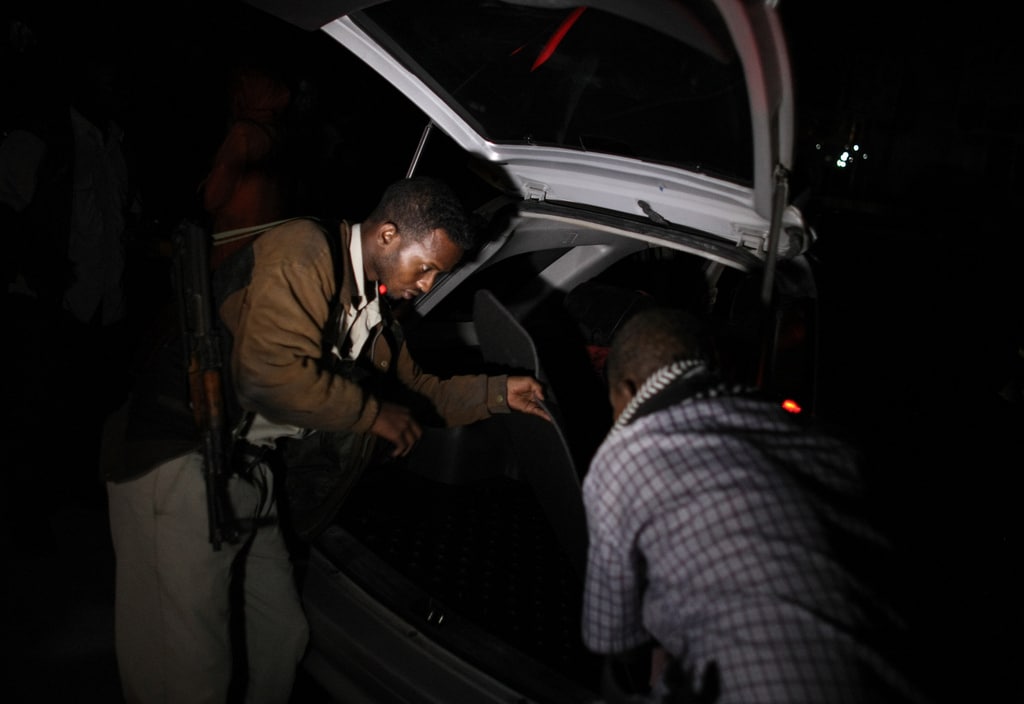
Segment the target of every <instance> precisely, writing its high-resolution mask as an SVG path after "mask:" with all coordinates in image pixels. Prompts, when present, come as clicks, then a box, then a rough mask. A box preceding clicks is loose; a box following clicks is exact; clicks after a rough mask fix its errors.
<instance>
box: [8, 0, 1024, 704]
mask: <svg viewBox="0 0 1024 704" xmlns="http://www.w3.org/2000/svg"><path fill="white" fill-rule="evenodd" d="M18 5H19V3H17V2H16V3H13V7H11V10H9V11H7V13H6V14H9V15H14V16H18V15H20V16H22V17H24V18H25V19H26V20H27V21H28V23H29V24H30V26H32V27H33V29H34V30H36V31H37V32H38V41H39V42H40V45H41V46H42V47H43V48H45V49H52V50H53V54H54V64H53V65H54V67H55V72H54V75H55V76H59V75H61V74H60V71H61V68H62V67H67V66H70V65H73V64H74V62H76V61H77V60H80V59H81V57H82V56H83V55H85V54H86V53H92V52H99V53H102V54H105V55H108V56H110V57H111V58H113V59H115V61H116V62H117V65H118V66H119V67H120V69H121V71H122V74H121V86H122V88H123V89H124V97H125V103H124V106H123V107H124V112H123V113H122V120H121V121H122V123H123V125H124V126H125V128H126V134H127V139H128V145H129V148H130V150H131V152H130V153H131V156H132V158H133V160H134V163H135V165H136V167H137V174H138V176H139V179H140V187H141V191H142V197H143V203H144V207H145V209H146V211H145V216H144V222H145V226H144V227H143V228H141V229H140V233H139V237H140V238H142V239H143V240H144V239H145V238H146V237H148V236H152V237H157V238H158V237H160V236H161V235H162V234H166V232H165V231H164V228H166V227H169V226H170V225H173V223H174V222H175V221H176V220H177V218H179V217H180V216H181V215H182V214H183V213H185V212H187V211H188V210H189V209H190V208H192V207H193V205H194V194H195V189H196V186H197V185H198V183H199V181H200V179H201V178H202V176H203V175H204V174H205V170H206V168H207V167H208V166H209V160H210V158H211V157H212V154H213V152H214V150H215V149H216V146H217V144H218V143H219V140H220V138H221V137H222V136H223V131H224V128H225V125H226V119H227V105H226V102H225V92H224V85H225V83H224V81H225V78H226V71H227V67H228V66H230V65H231V64H232V62H233V61H235V60H237V59H238V58H239V57H240V56H242V55H252V56H254V57H260V58H261V59H263V60H266V61H269V62H271V63H277V64H278V65H280V66H281V67H282V68H284V69H285V71H286V72H287V73H288V74H289V75H290V76H291V77H292V78H293V79H298V78H299V77H306V78H308V79H309V80H310V81H311V82H312V83H313V84H314V85H316V86H317V88H318V90H319V96H320V100H321V103H320V105H321V109H322V110H324V113H323V114H324V115H326V116H329V117H328V119H329V120H331V121H332V123H333V124H334V126H335V127H336V129H337V135H338V140H339V142H338V148H337V152H336V154H337V156H336V161H335V164H334V166H336V167H337V168H335V169H333V170H328V171H325V172H324V173H323V174H322V176H323V179H324V180H325V188H329V189H330V192H332V193H335V194H336V195H337V203H331V204H330V205H328V206H325V207H330V208H337V211H336V212H335V213H331V214H337V215H342V216H345V217H352V218H359V217H361V216H362V215H363V214H365V210H366V209H368V208H369V207H370V206H371V205H372V204H373V200H374V198H375V196H376V195H377V194H378V193H379V191H380V189H381V188H382V187H383V186H384V185H385V184H386V183H388V182H390V181H392V180H394V179H395V178H398V177H401V176H403V175H404V173H405V169H406V166H407V164H408V161H409V159H410V158H411V155H412V153H413V150H414V147H415V141H416V139H417V138H418V137H419V131H418V127H415V125H417V124H418V122H417V119H418V118H417V117H415V112H414V111H413V109H412V108H411V107H410V106H408V105H407V104H405V103H404V99H402V98H400V97H397V96H395V95H394V94H392V93H391V92H390V89H387V90H385V89H383V88H382V87H380V85H379V83H377V81H376V79H375V78H374V77H372V76H371V75H370V74H369V72H368V71H367V69H365V68H363V67H361V66H360V65H357V64H356V63H355V62H354V61H353V60H350V59H348V57H347V54H346V53H345V52H344V51H343V50H339V47H336V46H333V45H332V44H333V42H331V41H330V40H328V39H327V38H326V37H325V36H323V35H322V34H320V33H316V32H315V33H304V32H301V31H298V30H294V29H291V28H287V27H282V26H280V25H278V24H277V23H276V21H273V20H271V19H270V18H268V17H266V16H265V15H262V14H261V13H260V12H258V11H256V10H252V9H251V8H248V7H247V6H244V5H242V4H240V3H237V2H228V1H226V0H215V1H213V2H201V1H199V0H188V1H185V2H181V3H177V4H173V5H163V4H162V5H152V4H144V3H135V4H133V5H132V6H130V7H128V8H119V9H116V10H115V8H114V6H113V5H104V4H101V3H79V4H77V5H73V6H71V7H72V8H73V9H71V10H63V11H61V12H58V11H57V10H55V8H54V6H53V5H52V4H50V3H44V2H40V3H26V4H25V6H24V7H23V8H21V7H18ZM780 8H781V9H780V12H781V15H782V19H783V25H784V27H785V29H786V32H787V35H788V38H789V42H790V56H791V61H792V64H793V72H794V77H795V85H796V96H797V132H796V161H795V165H794V171H793V175H792V189H793V194H794V196H796V197H797V198H798V201H799V203H800V205H801V207H802V208H803V210H804V213H805V215H806V217H807V219H808V221H809V222H810V223H811V225H812V226H813V227H814V228H815V230H816V232H817V234H818V243H817V249H816V258H817V259H818V264H819V269H820V272H819V277H820V281H819V283H820V289H821V301H822V306H823V315H822V319H821V321H820V328H821V333H822V343H821V360H822V375H821V382H822V396H821V400H820V408H819V412H820V414H821V415H822V417H823V418H824V419H825V420H826V421H828V422H830V423H834V424H836V425H837V426H840V427H842V428H844V429H845V430H847V431H848V432H850V433H851V434H853V435H854V436H856V437H857V438H859V439H860V440H861V441H862V443H863V447H864V448H865V451H866V453H867V455H868V457H869V458H870V459H871V463H870V467H871V472H872V474H871V476H872V481H873V482H874V483H875V486H876V487H877V491H878V494H879V496H880V499H881V501H882V506H883V509H884V511H885V512H886V517H887V518H888V519H890V520H891V521H892V525H893V527H894V530H895V532H896V535H897V537H898V539H899V540H900V541H901V543H902V544H903V545H904V546H905V547H906V554H907V558H906V559H907V561H908V563H909V564H910V565H911V566H912V567H914V568H916V569H914V570H912V573H913V574H914V575H915V577H914V578H913V579H911V580H910V581H908V584H907V586H908V594H909V597H908V598H909V600H910V602H911V603H912V604H913V606H914V608H915V609H916V610H917V613H916V615H917V616H918V617H919V618H920V625H919V626H918V628H919V629H920V633H921V636H922V639H923V640H925V641H928V642H929V644H930V646H931V648H932V650H934V651H936V652H935V655H934V660H933V661H932V662H931V663H930V667H929V670H930V672H931V674H933V675H934V676H935V677H936V678H938V679H939V680H942V679H946V678H949V680H950V687H949V688H948V692H949V693H950V701H954V700H957V701H980V700H988V701H1008V700H1013V701H1024V691H1022V689H1021V685H1020V683H1019V682H1018V681H1017V679H1018V678H1016V677H1015V673H1017V672H1019V668H1020V662H1021V657H1022V655H1024V650H1022V648H1021V646H1020V642H1021V638H1020V631H1021V628H1022V627H1024V607H1022V605H1021V601H1020V595H1021V594H1024V567H1022V564H1021V556H1022V555H1024V541H1022V530H1021V524H1022V519H1021V515H1022V513H1024V512H1022V510H1021V508H1020V505H1019V498H1018V497H1019V493H1018V492H1017V490H1016V489H1015V487H1016V485H1017V484H1018V483H1019V480H1018V476H1019V475H1020V474H1021V471H1022V469H1024V462H1022V459H1024V451H1022V447H1024V401H1022V400H1021V396H1020V394H1021V386H1020V385H1021V382H1022V375H1024V372H1022V367H1024V359H1022V357H1021V355H1022V354H1024V276H1022V275H1021V266H1022V262H1024V259H1022V256H1024V246H1022V240H1024V232H1022V231H1021V228H1022V225H1021V222H1022V218H1021V215H1020V204H1021V193H1022V192H1024V49H1022V48H1021V47H1022V44H1021V42H1020V40H1019V37H1018V36H1017V34H1018V29H1017V24H1016V23H1015V22H1013V21H1011V20H1010V19H1009V17H1008V15H1009V11H1008V10H1003V9H1002V6H995V5H994V4H978V5H962V4H961V5H951V6H940V5H937V4H923V5H921V4H918V5H914V6H913V7H912V8H908V7H904V6H900V7H899V10H898V14H897V10H896V6H895V5H894V4H892V3H883V2H880V1H879V0H871V1H869V2H861V3H822V2H813V1H811V0H783V2H781V4H780ZM382 105H386V106H387V107H388V109H387V110H384V109H380V107H381V106H382ZM382 114H387V115H389V117H388V119H382V118H381V115H382ZM410 125H411V126H413V128H412V129H405V127H407V126H410ZM854 144H857V145H859V146H860V151H859V152H856V154H857V155H858V156H857V158H854V159H853V161H852V162H851V163H850V165H848V166H846V167H844V168H838V167H837V166H836V165H835V164H836V161H837V159H839V158H840V155H841V154H842V152H843V150H844V149H846V148H848V147H852V146H853V145H854ZM865 157H866V158H865ZM145 244H146V243H145V242H144V241H143V242H141V243H140V245H142V246H140V247H139V249H140V251H146V247H145V246H144V245H145ZM135 266H136V267H137V268H136V269H135V270H134V271H133V272H129V274H130V277H131V282H132V283H133V284H134V286H135V287H136V289H135V293H136V296H137V297H136V299H135V300H136V304H135V309H134V310H135V314H136V315H137V316H139V317H140V318H144V317H145V316H146V315H147V309H146V305H147V303H148V301H150V300H151V297H153V296H156V297H158V296H159V295H160V294H161V291H162V289H161V288H160V282H162V281H163V279H162V278H161V277H159V276H156V277H155V278H154V272H158V271H159V269H158V265H157V264H154V263H153V262H152V261H150V260H148V259H147V258H146V256H145V255H141V254H140V255H138V257H137V261H136V264H135ZM101 530H102V528H101ZM93 547H95V545H94V546H93ZM108 549H109V548H108ZM90 555H92V553H88V552H86V553H85V557H88V556H90ZM96 559H97V560H99V561H100V562H99V563H98V564H93V565H91V566H90V565H81V564H77V563H74V562H68V563H67V565H65V569H60V568H55V571H54V572H53V573H52V574H51V573H48V572H43V574H44V575H46V576H47V577H46V578H47V579H48V580H52V581H53V582H63V581H64V580H71V581H72V582H73V580H75V579H78V578H79V576H80V575H79V574H78V572H79V571H83V572H84V571H88V570H92V571H93V572H94V573H100V574H101V575H102V574H105V573H104V572H103V571H104V570H108V569H109V565H108V564H107V562H106V561H107V560H109V557H107V556H105V555H102V553H101V556H100V557H98V558H96ZM68 569H72V570H73V571H71V572H70V573H69V572H68V571H67V570H68ZM103 588H106V587H105V586H101V587H82V588H81V589H84V590H85V592H86V593H87V595H88V592H89V590H90V589H92V590H96V594H95V595H94V596H95V597H96V600H98V601H100V602H101V603H104V599H105V600H106V602H105V603H109V600H110V598H111V597H110V596H109V594H105V593H104V592H103V591H102V590H103ZM81 589H80V590H79V591H81ZM34 590H35V586H33V588H32V591H33V595H34V596H36V598H43V597H42V595H50V596H51V597H52V598H54V599H61V598H66V596H62V592H61V591H60V590H61V585H60V584H54V583H48V584H44V585H41V586H40V587H39V590H38V591H34ZM23 591H24V590H23ZM108 608H109V607H108ZM106 613H107V612H105V611H102V609H100V610H99V611H98V612H97V613H91V612H90V613H86V615H85V616H82V617H80V618H78V619H77V620H74V619H73V620H72V621H71V624H70V627H72V628H77V629H86V630H87V629H89V628H93V629H96V630H99V631H100V632H101V633H106V631H105V630H104V629H109V628H110V626H109V624H107V623H106V622H105V621H103V618H105V617H108V616H105V614H106ZM40 618H41V622H42V625H41V628H45V627H47V623H49V622H48V621H47V620H46V617H45V616H41V617H40ZM49 625H50V626H52V627H53V628H68V627H69V626H68V624H67V623H63V625H59V626H53V624H52V623H50V624H49ZM103 637H106V636H100V638H101V639H102V638H103ZM22 645H24V644H22ZM108 647H109V646H108ZM68 648H72V646H68ZM929 652H931V651H929ZM68 657H71V656H68ZM83 657H85V658H86V660H88V657H93V658H94V660H92V661H89V662H91V664H90V666H89V668H88V669H89V672H88V673H82V676H83V677H84V678H86V679H88V680H94V681H93V684H96V682H99V681H101V678H102V676H103V675H104V674H109V672H110V668H111V667H112V655H111V654H110V652H109V650H108V651H103V652H101V653H99V654H92V655H87V656H83ZM930 657H931V656H930ZM76 666H77V665H76ZM77 674H78V673H76V676H77ZM96 686H98V687H109V685H108V684H102V685H96ZM86 689H88V685H86ZM940 691H941V689H940ZM101 698H102V697H101ZM65 701H71V699H66V700H65Z"/></svg>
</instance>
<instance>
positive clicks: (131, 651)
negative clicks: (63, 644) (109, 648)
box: [107, 453, 309, 704]
mask: <svg viewBox="0 0 1024 704" xmlns="http://www.w3.org/2000/svg"><path fill="white" fill-rule="evenodd" d="M228 493H229V496H230V497H231V502H232V505H233V506H234V509H235V512H236V515H237V516H239V517H240V518H251V519H259V518H262V519H268V518H274V517H275V515H276V507H275V504H274V501H273V477H272V474H271V472H270V470H269V469H268V468H266V467H264V466H260V467H257V468H256V469H255V470H254V473H253V481H251V482H250V481H246V480H242V479H240V478H238V477H232V478H231V480H230V482H229V487H228ZM107 494H108V497H109V507H110V530H111V535H112V538H113V545H114V553H115V558H116V591H115V603H114V642H115V649H116V654H117V663H118V669H119V672H120V677H121V685H122V690H123V692H124V696H125V701H126V704H136V703H150V702H153V703H159V704H206V703H209V704H224V702H225V701H226V699H227V694H228V688H229V685H230V684H231V680H232V677H233V675H234V674H235V673H234V672H233V667H232V663H233V662H234V656H233V652H235V651H234V650H233V648H235V649H237V648H244V654H245V659H246V662H247V669H248V677H247V685H246V689H245V692H246V696H245V701H246V702H248V703H249V704H285V703H286V702H287V701H288V699H289V697H290V695H291V689H292V684H293V683H294V679H295V670H296V667H297V665H298V662H299V660H300V659H301V658H302V656H303V654H304V652H305V648H306V644H307V642H308V640H309V630H308V626H307V623H306V619H305V616H304V614H303V612H302V608H301V604H300V601H299V594H298V590H297V588H296V584H295V579H294V575H293V571H292V562H291V559H290V556H289V554H288V549H287V546H286V544H285V541H284V538H283V536H282V534H281V531H280V529H279V526H278V524H277V522H276V521H274V520H271V521H264V522H263V523H261V524H260V526H259V528H257V529H252V530H251V531H250V532H249V533H248V534H243V536H242V540H241V541H240V542H239V543H238V544H237V545H232V544H230V543H226V542H225V543H222V545H221V548H220V550H218V551H215V550H214V549H213V547H212V546H211V544H210V542H209V532H208V531H209V526H208V520H207V513H206V487H205V484H204V481H203V473H202V456H201V455H199V454H196V453H193V454H188V455H185V456H183V457H180V458H177V459H174V460H171V461H170V462H167V463H165V464H163V465H160V466H159V467H157V468H156V469H154V470H153V471H151V472H149V473H148V474H146V475H144V476H142V477H140V478H138V479H134V480H131V481H127V482H123V483H112V482H108V484H107ZM237 580H241V581H240V583H239V582H238V581H237ZM233 591H234V592H235V594H238V595H241V597H240V601H241V603H240V604H239V603H238V602H239V597H237V596H236V597H233V596H232V592H233ZM239 605H240V606H241V609H242V612H241V614H240V617H241V618H242V619H243V620H242V621H241V622H242V623H244V644H241V643H237V642H235V643H233V642H232V627H231V619H232V611H233V609H237V608H238V606H239ZM235 630H236V631H237V629H235Z"/></svg>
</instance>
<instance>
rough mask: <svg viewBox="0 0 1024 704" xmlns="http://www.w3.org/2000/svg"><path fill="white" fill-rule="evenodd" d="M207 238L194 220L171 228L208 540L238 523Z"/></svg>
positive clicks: (223, 537)
mask: <svg viewBox="0 0 1024 704" xmlns="http://www.w3.org/2000/svg"><path fill="white" fill-rule="evenodd" d="M209 247H210V238H209V235H208V234H207V232H206V230H205V229H204V228H203V227H202V226H201V225H199V224H198V223H196V222H193V221H190V220H185V221H183V222H182V223H181V224H179V226H178V228H177V230H176V231H175V233H174V249H175V263H176V265H175V275H176V278H177V281H176V284H177V286H176V288H177V292H178V304H179V308H178V310H179V318H180V321H181V326H182V334H183V336H184V340H185V343H186V344H185V354H186V356H187V359H186V360H185V361H186V368H187V369H188V387H189V404H190V406H191V409H192V414H193V417H194V418H195V422H196V428H197V429H198V430H199V434H200V437H201V439H202V448H203V476H204V481H205V484H206V508H207V514H208V517H209V536H210V543H211V544H212V545H213V549H214V550H220V548H221V545H222V543H224V542H225V541H226V542H229V543H237V542H238V540H239V531H238V525H237V522H236V520H235V518H234V514H233V512H232V511H231V504H230V501H229V499H228V495H227V478H228V471H227V467H228V451H227V448H228V443H227V440H226V438H227V427H226V423H225V403H224V395H223V374H222V366H223V354H222V351H221V341H220V335H219V334H218V332H217V329H216V327H215V325H214V324H213V320H214V318H213V315H214V305H213V299H212V295H211V291H210V265H209Z"/></svg>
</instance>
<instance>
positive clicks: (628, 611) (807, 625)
mask: <svg viewBox="0 0 1024 704" xmlns="http://www.w3.org/2000/svg"><path fill="white" fill-rule="evenodd" d="M696 372H697V373H698V374H699V373H702V372H703V370H702V369H698V370H696ZM690 375H691V376H692V373H690ZM660 393H670V391H662V392H660ZM661 405H663V406H665V407H663V408H661V409H660V410H656V411H654V412H651V413H648V414H646V415H644V414H639V415H638V416H635V417H634V418H633V420H632V422H630V423H628V424H625V425H621V426H616V428H615V429H613V431H612V432H611V433H610V434H609V436H608V437H607V438H606V439H605V441H604V443H603V444H602V446H601V447H600V449H599V450H598V452H597V454H596V455H595V457H594V460H593V462H592V464H591V467H590V471H589V472H588V474H587V475H586V477H585V480H584V484H583V498H584V503H585V506H586V512H587V520H588V527H589V535H590V543H589V556H588V566H587V576H586V584H585V593H584V605H583V639H584V642H585V643H586V645H587V646H588V647H589V648H590V649H591V650H593V651H595V652H598V653H620V652H624V651H626V650H629V649H631V648H634V647H637V646H639V645H643V644H645V643H649V642H651V641H652V640H653V641H656V642H657V643H658V644H660V645H661V646H662V647H663V648H665V649H666V650H667V651H668V652H669V653H671V654H672V655H673V656H674V657H675V658H677V659H679V661H680V664H681V665H682V668H683V671H684V672H687V673H689V674H690V676H691V678H692V679H693V681H695V682H701V681H702V677H703V675H704V674H705V673H706V672H707V670H708V668H709V667H711V666H712V663H714V665H713V667H714V668H717V671H718V688H719V691H720V695H719V698H718V699H716V700H715V701H717V702H719V704H724V703H725V702H744V703H746V704H751V703H753V702H787V703H789V704H792V703H794V702H887V701H915V700H917V699H918V695H917V694H916V693H915V691H914V689H913V688H912V686H911V685H909V684H908V683H907V682H906V681H905V680H904V676H903V673H902V672H901V671H900V669H899V668H898V667H897V666H896V665H895V664H894V661H893V659H892V658H893V657H895V650H896V649H897V648H899V645H898V639H897V638H895V637H894V636H895V635H898V634H899V633H900V630H901V628H902V626H901V624H900V622H899V619H898V618H897V617H896V616H895V615H894V613H893V612H892V610H891V609H890V608H889V607H888V606H886V601H885V600H884V599H883V598H882V596H883V594H882V593H881V592H880V591H878V587H876V586H875V582H874V578H875V577H877V576H879V574H880V573H884V572H885V566H886V564H889V563H887V562H886V560H890V559H892V558H891V552H890V550H889V546H888V544H887V542H886V540H885V539H884V538H883V537H882V536H881V535H880V534H879V533H877V532H876V531H874V530H873V529H872V528H871V527H870V525H869V524H868V523H867V522H866V521H865V520H864V518H863V515H864V514H863V510H864V507H863V506H862V505H861V497H862V487H861V483H860V479H859V475H858V470H857V466H856V459H855V454H854V453H852V452H851V451H850V450H849V449H848V448H847V447H846V446H844V445H843V444H841V443H840V442H839V441H838V440H836V439H834V438H831V437H828V436H825V435H822V434H817V433H815V432H813V431H810V430H809V429H808V428H806V427H805V426H804V425H802V424H801V422H800V421H799V420H797V419H795V418H793V417H791V416H790V415H789V414H788V413H786V412H785V411H784V410H782V409H781V408H780V407H779V405H778V404H776V403H774V402H771V401H767V400H764V399H761V398H756V397H754V396H752V395H749V394H733V393H730V392H727V391H725V390H723V389H721V388H717V389H716V390H714V391H712V392H711V393H701V394H699V395H697V396H690V397H689V398H684V399H682V400H679V401H677V402H674V403H671V404H664V403H662V404H661Z"/></svg>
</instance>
